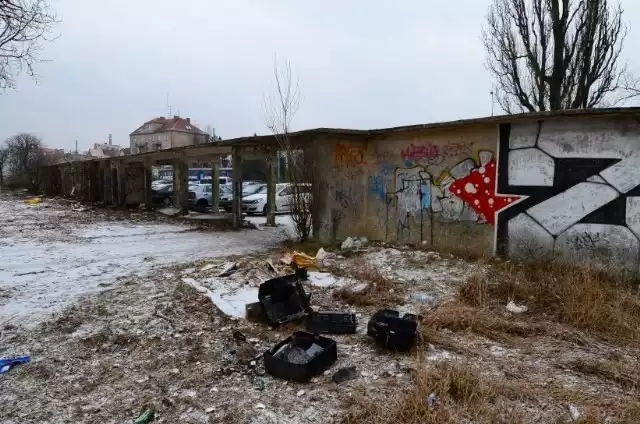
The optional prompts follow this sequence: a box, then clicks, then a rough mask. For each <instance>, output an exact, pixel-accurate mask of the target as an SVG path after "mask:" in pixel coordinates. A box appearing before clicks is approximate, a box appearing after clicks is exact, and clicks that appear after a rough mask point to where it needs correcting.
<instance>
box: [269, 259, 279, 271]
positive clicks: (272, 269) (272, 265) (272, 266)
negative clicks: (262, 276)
mask: <svg viewBox="0 0 640 424" xmlns="http://www.w3.org/2000/svg"><path fill="white" fill-rule="evenodd" d="M267 268H268V269H269V271H271V272H275V273H276V274H278V270H277V269H276V266H275V265H274V264H273V262H271V259H268V260H267Z"/></svg>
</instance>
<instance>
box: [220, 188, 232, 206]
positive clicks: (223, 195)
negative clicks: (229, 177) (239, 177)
mask: <svg viewBox="0 0 640 424" xmlns="http://www.w3.org/2000/svg"><path fill="white" fill-rule="evenodd" d="M232 202H233V190H232V189H231V186H229V185H221V186H220V201H219V206H220V207H221V208H222V209H224V210H225V211H227V212H231V210H232V208H233V207H232V206H231V204H232Z"/></svg>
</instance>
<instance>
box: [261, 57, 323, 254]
mask: <svg viewBox="0 0 640 424" xmlns="http://www.w3.org/2000/svg"><path fill="white" fill-rule="evenodd" d="M273 75H274V94H272V95H271V96H268V97H267V98H265V100H264V106H263V107H264V117H265V118H264V119H265V125H266V126H267V128H268V129H269V131H270V132H271V134H273V136H274V137H275V139H276V141H277V142H278V148H279V152H278V155H277V156H278V159H277V160H280V157H281V156H280V155H281V154H282V155H284V160H285V170H286V175H287V179H288V180H289V182H290V183H291V190H292V193H291V195H292V196H291V202H290V204H289V208H290V210H291V220H292V221H293V223H294V226H295V229H296V232H297V234H298V237H300V240H301V241H305V240H307V239H308V238H309V237H310V235H311V218H312V216H311V212H312V210H313V196H312V195H311V182H312V180H313V175H312V173H311V171H312V169H310V167H307V166H305V155H304V152H303V150H302V149H301V148H300V146H299V145H297V144H295V143H293V142H292V139H291V137H290V130H291V122H292V121H293V118H294V116H295V114H296V112H297V111H298V108H299V107H300V95H301V88H300V80H299V78H298V77H297V76H294V75H293V72H292V70H291V64H290V63H289V62H286V63H285V65H284V66H282V67H279V66H278V63H277V61H276V60H274V65H273Z"/></svg>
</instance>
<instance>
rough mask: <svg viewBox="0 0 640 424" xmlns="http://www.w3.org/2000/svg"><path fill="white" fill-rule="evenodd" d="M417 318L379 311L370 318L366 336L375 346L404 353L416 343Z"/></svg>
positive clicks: (394, 312)
mask: <svg viewBox="0 0 640 424" xmlns="http://www.w3.org/2000/svg"><path fill="white" fill-rule="evenodd" d="M417 328H418V317H417V316H416V315H414V314H404V316H402V317H400V313H399V312H398V311H394V310H391V309H381V310H379V311H378V312H376V313H375V314H373V317H371V320H369V324H368V325H367V335H368V336H369V337H373V339H374V340H375V342H376V344H377V345H378V346H381V347H383V348H385V349H392V350H397V351H399V352H406V351H408V350H409V349H411V347H412V346H413V345H414V344H415V342H416V330H417Z"/></svg>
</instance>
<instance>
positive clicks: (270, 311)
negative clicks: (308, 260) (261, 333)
mask: <svg viewBox="0 0 640 424" xmlns="http://www.w3.org/2000/svg"><path fill="white" fill-rule="evenodd" d="M306 279H307V271H306V270H304V269H301V270H296V273H295V274H291V275H285V276H283V277H278V278H272V279H271V280H267V281H265V282H264V283H262V284H261V285H260V288H259V289H258V300H259V301H260V305H262V311H263V313H264V314H265V317H266V319H267V322H268V323H269V325H271V326H274V327H277V326H279V325H281V324H286V323H288V322H292V321H297V320H299V319H301V318H303V317H304V316H306V315H307V314H308V313H310V312H311V307H310V306H309V298H310V297H311V296H307V295H306V293H305V292H304V288H303V287H302V281H303V280H306Z"/></svg>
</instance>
